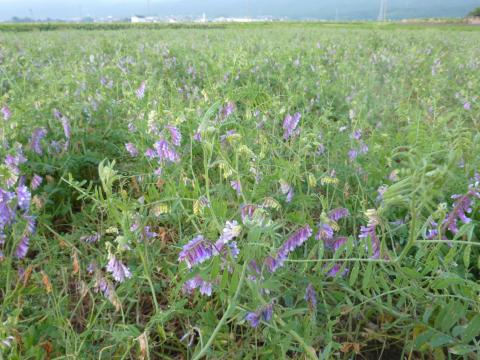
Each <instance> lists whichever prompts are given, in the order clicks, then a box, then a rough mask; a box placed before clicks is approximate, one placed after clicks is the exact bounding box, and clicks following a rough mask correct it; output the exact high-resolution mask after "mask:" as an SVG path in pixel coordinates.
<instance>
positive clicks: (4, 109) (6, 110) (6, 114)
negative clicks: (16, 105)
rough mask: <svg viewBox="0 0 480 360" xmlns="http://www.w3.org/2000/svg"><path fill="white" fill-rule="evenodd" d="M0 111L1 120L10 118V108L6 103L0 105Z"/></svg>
mask: <svg viewBox="0 0 480 360" xmlns="http://www.w3.org/2000/svg"><path fill="white" fill-rule="evenodd" d="M0 111H1V112H2V114H3V120H5V121H7V120H8V119H10V117H11V116H12V112H11V110H10V109H9V108H8V106H7V105H3V106H2V109H0Z"/></svg>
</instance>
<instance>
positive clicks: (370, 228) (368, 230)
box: [358, 222, 380, 259]
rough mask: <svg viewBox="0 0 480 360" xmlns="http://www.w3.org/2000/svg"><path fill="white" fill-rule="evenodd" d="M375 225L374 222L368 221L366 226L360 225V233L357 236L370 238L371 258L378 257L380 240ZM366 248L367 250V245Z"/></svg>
mask: <svg viewBox="0 0 480 360" xmlns="http://www.w3.org/2000/svg"><path fill="white" fill-rule="evenodd" d="M376 227H377V224H376V223H373V222H372V223H370V222H369V224H368V225H367V226H361V228H360V235H359V236H358V237H359V238H360V239H368V238H370V242H371V249H372V259H378V258H379V257H380V240H379V239H378V237H377V232H376ZM366 248H367V250H368V248H369V246H368V245H367V246H366Z"/></svg>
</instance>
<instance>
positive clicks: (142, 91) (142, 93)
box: [135, 81, 145, 99]
mask: <svg viewBox="0 0 480 360" xmlns="http://www.w3.org/2000/svg"><path fill="white" fill-rule="evenodd" d="M135 95H137V98H138V99H143V97H144V96H145V81H142V83H141V84H140V86H139V87H138V89H137V90H136V91H135Z"/></svg>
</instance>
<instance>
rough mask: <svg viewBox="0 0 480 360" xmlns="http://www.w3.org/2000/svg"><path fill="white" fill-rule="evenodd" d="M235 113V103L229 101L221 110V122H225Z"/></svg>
mask: <svg viewBox="0 0 480 360" xmlns="http://www.w3.org/2000/svg"><path fill="white" fill-rule="evenodd" d="M234 111H235V103H233V102H232V101H229V102H228V103H227V104H226V105H225V106H224V107H222V108H221V109H220V113H219V117H220V121H224V120H225V119H226V118H228V117H229V116H230V115H232V114H233V112H234Z"/></svg>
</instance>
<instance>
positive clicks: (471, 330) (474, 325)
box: [462, 315, 480, 343]
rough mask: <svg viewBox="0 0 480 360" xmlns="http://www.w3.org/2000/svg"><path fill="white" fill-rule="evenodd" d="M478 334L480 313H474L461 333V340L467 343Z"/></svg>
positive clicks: (479, 331) (479, 330) (479, 333)
mask: <svg viewBox="0 0 480 360" xmlns="http://www.w3.org/2000/svg"><path fill="white" fill-rule="evenodd" d="M478 335H480V315H476V316H475V317H474V318H473V319H472V320H470V322H469V323H468V325H467V328H466V329H465V331H464V333H463V336H462V340H463V341H464V342H466V343H468V342H470V341H472V340H473V338H475V337H476V336H478Z"/></svg>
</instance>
